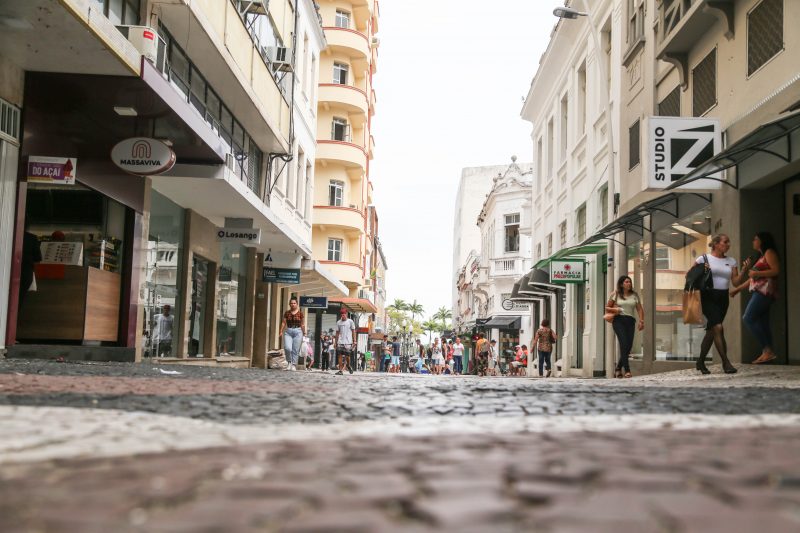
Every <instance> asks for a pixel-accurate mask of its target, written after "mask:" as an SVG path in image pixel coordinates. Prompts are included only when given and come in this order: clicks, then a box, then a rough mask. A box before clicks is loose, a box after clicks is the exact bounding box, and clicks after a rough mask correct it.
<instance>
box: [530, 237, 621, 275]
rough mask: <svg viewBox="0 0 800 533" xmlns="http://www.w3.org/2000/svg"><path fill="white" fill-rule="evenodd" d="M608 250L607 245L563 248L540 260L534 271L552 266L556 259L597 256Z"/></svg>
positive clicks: (579, 245) (534, 266) (590, 244)
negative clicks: (574, 256)
mask: <svg viewBox="0 0 800 533" xmlns="http://www.w3.org/2000/svg"><path fill="white" fill-rule="evenodd" d="M607 249H608V247H607V246H606V244H598V243H582V244H578V245H576V246H570V247H568V248H563V249H561V250H559V251H557V252H556V253H554V254H553V255H551V256H550V257H547V258H545V259H542V260H540V261H539V262H538V263H536V264H535V265H533V268H534V269H537V268H546V267H547V266H548V265H550V263H551V262H553V261H555V260H556V259H564V258H565V257H570V256H573V255H589V254H597V253H600V252H605V251H606V250H607Z"/></svg>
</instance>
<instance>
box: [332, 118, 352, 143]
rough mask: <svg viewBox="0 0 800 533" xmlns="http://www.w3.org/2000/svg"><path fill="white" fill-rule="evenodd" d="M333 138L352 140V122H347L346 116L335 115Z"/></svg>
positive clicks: (335, 139)
mask: <svg viewBox="0 0 800 533" xmlns="http://www.w3.org/2000/svg"><path fill="white" fill-rule="evenodd" d="M331 140H334V141H342V142H350V124H348V123H347V119H346V118H338V117H333V123H332V124H331Z"/></svg>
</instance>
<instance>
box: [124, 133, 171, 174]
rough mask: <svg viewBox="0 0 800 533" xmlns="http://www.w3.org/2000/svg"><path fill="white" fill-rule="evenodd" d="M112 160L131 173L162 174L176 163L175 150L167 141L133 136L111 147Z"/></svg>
mask: <svg viewBox="0 0 800 533" xmlns="http://www.w3.org/2000/svg"><path fill="white" fill-rule="evenodd" d="M111 160H112V161H113V162H114V164H115V165H117V166H118V167H119V168H121V169H122V170H124V171H125V172H130V173H131V174H139V175H142V176H150V175H153V174H161V173H163V172H166V171H167V170H169V169H171V168H172V166H173V165H174V164H175V152H173V151H172V148H170V147H169V146H167V145H166V143H164V142H162V141H159V140H158V139H149V138H147V137H131V138H130V139H125V140H124V141H120V142H118V143H117V144H116V145H114V148H112V149H111Z"/></svg>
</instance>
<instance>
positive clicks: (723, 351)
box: [695, 233, 739, 375]
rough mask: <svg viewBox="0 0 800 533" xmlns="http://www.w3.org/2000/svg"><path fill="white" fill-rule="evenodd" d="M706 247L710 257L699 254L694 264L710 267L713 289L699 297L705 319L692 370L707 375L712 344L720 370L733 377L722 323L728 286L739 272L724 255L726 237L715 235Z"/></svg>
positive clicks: (731, 259)
mask: <svg viewBox="0 0 800 533" xmlns="http://www.w3.org/2000/svg"><path fill="white" fill-rule="evenodd" d="M708 246H709V248H711V253H710V254H703V255H702V256H700V257H698V258H697V261H696V262H697V264H701V265H702V264H708V266H709V267H710V269H711V278H712V280H713V289H709V290H705V291H702V292H701V293H700V304H701V306H702V308H703V315H705V317H706V335H705V337H703V341H702V342H701V343H700V357H699V358H698V359H697V363H696V365H695V366H696V368H697V370H699V371H700V372H701V373H702V374H704V375H705V374H710V373H711V371H709V370H708V368H706V363H705V360H706V355H708V352H709V351H710V350H711V345H712V344H713V345H714V347H715V348H716V349H717V353H718V354H719V358H720V359H721V360H722V369H723V370H724V371H725V373H726V374H735V373H736V368H735V367H734V366H733V365H732V364H731V362H730V361H729V360H728V344H727V342H726V341H725V330H724V329H723V327H722V322H723V321H724V320H725V315H726V314H727V313H728V304H730V295H729V294H728V291H729V290H730V287H731V284H733V285H735V284H736V281H737V280H738V279H739V269H738V267H737V263H736V260H735V259H734V258H732V257H728V256H727V255H726V254H727V253H728V250H730V249H731V240H730V238H728V236H727V235H725V234H724V233H720V234H719V235H715V236H714V237H713V238H712V239H711V243H710V244H709V245H708Z"/></svg>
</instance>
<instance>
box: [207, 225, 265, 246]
mask: <svg viewBox="0 0 800 533" xmlns="http://www.w3.org/2000/svg"><path fill="white" fill-rule="evenodd" d="M217 241H219V242H238V243H239V244H258V243H260V242H261V230H260V229H258V228H255V229H248V228H217Z"/></svg>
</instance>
